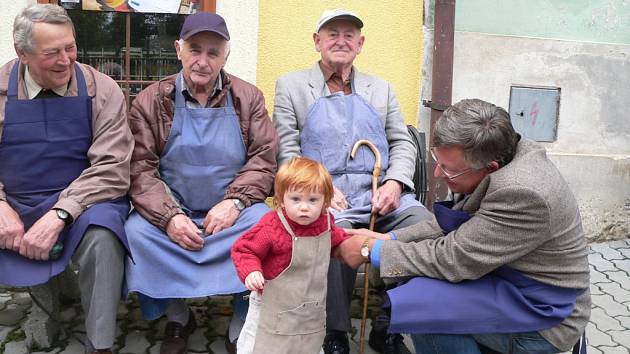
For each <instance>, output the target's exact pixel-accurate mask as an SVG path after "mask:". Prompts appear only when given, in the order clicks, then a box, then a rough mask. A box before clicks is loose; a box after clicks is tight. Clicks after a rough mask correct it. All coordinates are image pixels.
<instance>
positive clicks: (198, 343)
mask: <svg viewBox="0 0 630 354" xmlns="http://www.w3.org/2000/svg"><path fill="white" fill-rule="evenodd" d="M204 331H205V328H197V330H196V331H195V332H193V334H192V335H191V336H190V337H189V338H188V350H190V351H193V352H198V353H207V352H208V338H206V334H205V333H204Z"/></svg>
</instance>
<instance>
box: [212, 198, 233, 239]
mask: <svg viewBox="0 0 630 354" xmlns="http://www.w3.org/2000/svg"><path fill="white" fill-rule="evenodd" d="M240 214H241V212H240V211H239V210H238V209H236V205H234V202H233V201H232V199H224V200H223V201H221V202H220V203H219V204H217V205H215V206H214V207H213V208H212V209H210V211H208V214H207V215H206V218H205V219H204V220H203V227H204V229H205V230H206V233H208V234H212V235H214V234H216V233H217V232H219V231H221V230H224V229H227V228H228V227H230V226H232V225H234V222H235V221H236V219H237V218H238V216H239V215H240Z"/></svg>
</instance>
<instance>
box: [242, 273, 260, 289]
mask: <svg viewBox="0 0 630 354" xmlns="http://www.w3.org/2000/svg"><path fill="white" fill-rule="evenodd" d="M245 287H246V288H247V289H249V290H250V291H258V292H261V291H262V289H263V288H264V287H265V277H263V275H262V273H261V272H259V271H255V272H251V273H249V274H248V275H247V277H246V278H245Z"/></svg>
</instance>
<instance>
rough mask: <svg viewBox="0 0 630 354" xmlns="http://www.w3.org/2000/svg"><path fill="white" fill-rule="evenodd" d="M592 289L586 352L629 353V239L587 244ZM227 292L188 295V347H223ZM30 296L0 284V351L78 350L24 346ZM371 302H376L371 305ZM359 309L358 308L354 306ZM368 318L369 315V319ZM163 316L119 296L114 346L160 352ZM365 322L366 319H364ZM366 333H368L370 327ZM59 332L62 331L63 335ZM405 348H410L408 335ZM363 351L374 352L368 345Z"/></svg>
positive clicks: (78, 329)
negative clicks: (146, 314)
mask: <svg viewBox="0 0 630 354" xmlns="http://www.w3.org/2000/svg"><path fill="white" fill-rule="evenodd" d="M589 262H590V264H591V293H592V297H593V309H592V313H591V322H590V323H589V324H588V326H587V330H586V331H587V338H588V341H589V350H588V352H589V353H590V354H599V353H605V354H613V353H614V354H617V353H619V354H622V353H625V354H630V239H628V240H617V241H609V242H605V243H594V244H591V246H590V254H589ZM229 301H230V298H229V297H212V298H202V299H193V300H191V301H190V304H191V307H192V309H193V311H194V313H195V317H196V319H197V322H198V324H199V328H198V329H197V331H195V333H193V335H192V336H191V338H190V340H189V351H190V352H191V353H213V354H225V353H227V352H226V350H225V347H224V340H225V337H224V335H225V333H226V331H227V327H228V324H229V318H230V315H231V308H230V303H229ZM31 306H34V305H32V302H31V298H30V296H29V295H28V293H26V292H23V291H20V290H19V289H6V288H0V353H6V354H26V353H29V352H31V353H50V354H82V353H83V352H84V349H83V346H82V345H81V344H80V342H78V341H77V340H76V339H74V338H61V339H58V340H57V341H56V342H55V345H54V346H53V347H52V348H47V349H41V348H30V350H29V349H28V348H27V347H26V341H25V337H26V336H25V333H24V330H23V329H22V325H23V324H24V322H25V320H26V317H27V315H28V313H30V311H31ZM375 308H376V304H374V305H373V306H372V309H375ZM354 312H355V313H358V311H354ZM60 319H61V321H62V322H63V323H64V325H65V326H66V327H67V328H70V329H71V330H72V331H73V332H74V333H75V335H76V336H77V337H79V338H80V339H83V338H84V336H85V327H84V325H83V313H82V311H81V307H80V305H79V304H77V303H74V304H68V305H65V306H64V309H63V310H62V311H61V313H60ZM369 322H370V321H368V323H369ZM165 324H166V321H165V320H164V319H162V320H159V321H151V322H150V321H145V320H143V319H142V316H141V314H140V310H139V308H138V305H137V302H136V301H135V300H128V301H126V302H121V304H120V307H119V310H118V329H117V339H116V346H115V348H114V349H115V352H117V353H143V354H154V353H158V352H159V347H160V343H161V337H162V333H163V331H164V326H165ZM353 324H354V326H355V329H356V332H355V333H354V335H353V340H352V341H351V346H352V351H351V353H353V354H355V353H357V352H358V346H357V341H358V337H359V334H358V328H359V320H358V319H354V320H353ZM368 325H369V324H368ZM366 333H369V328H368V329H367V331H366ZM62 337H63V336H62ZM405 341H406V343H407V344H408V347H409V348H413V347H412V345H411V341H410V340H409V338H408V337H406V338H405ZM366 348H367V350H366V353H368V354H374V353H375V352H374V351H372V350H371V349H370V348H369V346H368V345H366Z"/></svg>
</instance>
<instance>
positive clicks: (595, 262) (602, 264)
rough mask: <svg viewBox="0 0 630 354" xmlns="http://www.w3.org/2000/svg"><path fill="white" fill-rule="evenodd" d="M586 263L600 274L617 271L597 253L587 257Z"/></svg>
mask: <svg viewBox="0 0 630 354" xmlns="http://www.w3.org/2000/svg"><path fill="white" fill-rule="evenodd" d="M588 263H589V264H590V265H592V266H594V267H595V269H597V270H598V271H600V272H606V271H616V270H618V269H617V268H616V267H615V265H614V264H613V263H612V262H611V261H609V260H607V259H604V257H602V255H601V254H600V253H597V252H596V253H591V254H589V255H588Z"/></svg>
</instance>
